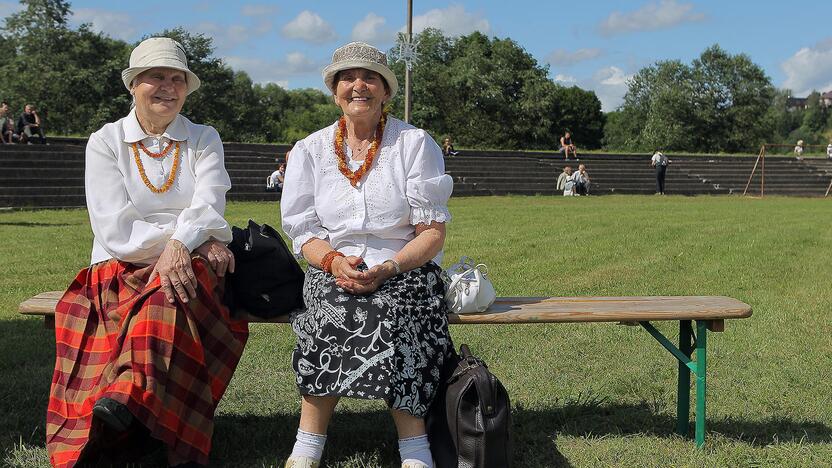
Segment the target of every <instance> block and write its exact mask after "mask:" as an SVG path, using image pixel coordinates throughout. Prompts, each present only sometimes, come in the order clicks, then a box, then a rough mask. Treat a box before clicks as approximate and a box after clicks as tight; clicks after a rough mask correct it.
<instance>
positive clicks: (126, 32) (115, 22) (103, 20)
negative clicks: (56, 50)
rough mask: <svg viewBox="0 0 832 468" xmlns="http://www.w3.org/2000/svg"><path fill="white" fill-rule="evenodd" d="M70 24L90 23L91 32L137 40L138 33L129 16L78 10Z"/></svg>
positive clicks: (87, 9)
mask: <svg viewBox="0 0 832 468" xmlns="http://www.w3.org/2000/svg"><path fill="white" fill-rule="evenodd" d="M70 22H71V23H73V24H82V23H91V24H92V30H93V31H96V32H101V33H104V34H106V35H108V36H110V37H114V38H116V39H123V40H125V41H132V40H135V39H137V35H138V32H139V31H138V29H137V28H136V27H135V26H133V25H134V23H135V22H134V21H133V20H132V18H130V15H128V14H126V13H117V12H115V11H107V10H99V9H96V8H78V9H77V10H75V11H74V12H73V15H72V18H71V20H70Z"/></svg>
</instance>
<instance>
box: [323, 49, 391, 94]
mask: <svg viewBox="0 0 832 468" xmlns="http://www.w3.org/2000/svg"><path fill="white" fill-rule="evenodd" d="M351 68H365V69H367V70H372V71H374V72H376V73H378V74H379V75H381V76H382V77H383V78H384V81H386V82H387V86H389V87H390V99H393V97H394V96H396V92H397V91H398V90H399V81H398V80H397V79H396V74H395V73H393V70H390V67H388V66H387V55H385V54H384V52H382V51H380V50H378V49H376V48H375V47H373V46H371V45H370V44H367V43H365V42H350V43H349V44H347V45H345V46H341V47H339V48H337V49H335V52H334V53H333V54H332V63H330V64H329V65H327V66H326V67H325V68H324V70H323V72H321V76H322V77H323V79H324V84H326V87H327V88H329V90H330V91H332V93H333V94H335V76H336V75H337V74H338V72H339V71H344V70H349V69H351Z"/></svg>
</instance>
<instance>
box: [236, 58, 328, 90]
mask: <svg viewBox="0 0 832 468" xmlns="http://www.w3.org/2000/svg"><path fill="white" fill-rule="evenodd" d="M223 60H224V61H225V63H226V64H227V65H228V66H230V67H231V68H233V69H235V70H242V71H245V72H246V73H248V75H249V77H251V80H252V81H254V82H255V83H261V84H265V83H276V84H278V85H279V86H281V87H283V88H288V86H289V82H290V81H291V79H292V78H298V77H303V78H309V79H314V77H315V76H320V72H321V69H322V68H323V66H324V64H323V63H318V62H316V61H314V60H312V59H310V58H309V57H307V56H306V55H304V54H303V53H301V52H292V53H289V54H287V55H286V56H285V57H284V58H283V59H282V60H263V59H260V58H253V57H241V56H227V57H223ZM321 87H323V83H321Z"/></svg>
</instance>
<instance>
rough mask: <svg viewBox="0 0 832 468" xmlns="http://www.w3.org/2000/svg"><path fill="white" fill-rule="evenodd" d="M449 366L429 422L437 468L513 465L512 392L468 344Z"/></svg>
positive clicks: (431, 446)
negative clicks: (510, 399)
mask: <svg viewBox="0 0 832 468" xmlns="http://www.w3.org/2000/svg"><path fill="white" fill-rule="evenodd" d="M459 351H460V353H461V355H455V356H454V358H453V359H452V360H451V361H450V363H449V365H448V366H446V368H445V372H444V375H443V376H442V377H443V382H442V384H441V385H440V387H439V392H438V394H437V397H436V399H435V400H434V402H433V405H432V406H431V408H430V410H429V412H428V415H427V418H426V425H427V432H428V440H429V441H430V448H431V454H432V455H433V458H434V461H435V462H436V466H437V467H438V468H451V467H472V468H506V467H511V466H512V458H513V452H512V443H511V402H510V401H509V397H508V392H506V389H505V387H503V384H502V383H500V381H499V380H498V379H497V377H495V376H494V374H492V373H491V372H490V371H489V370H488V366H486V364H485V362H483V360H482V359H480V358H478V357H476V356H474V355H473V354H471V350H470V349H468V345H465V344H463V345H462V346H460V349H459Z"/></svg>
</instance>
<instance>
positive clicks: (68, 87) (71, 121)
mask: <svg viewBox="0 0 832 468" xmlns="http://www.w3.org/2000/svg"><path fill="white" fill-rule="evenodd" d="M21 3H22V4H23V5H24V6H25V8H24V9H23V10H21V11H19V12H17V13H14V14H12V15H10V16H9V17H8V18H6V20H5V25H4V27H3V28H2V32H0V37H2V38H3V42H4V43H6V44H7V45H8V44H11V45H13V47H10V48H7V49H5V50H10V52H7V53H6V56H5V57H4V58H5V59H6V60H4V61H3V62H2V64H0V94H2V95H3V96H4V99H7V100H9V101H10V104H11V105H12V106H13V109H14V112H15V113H18V112H21V111H22V108H23V106H24V104H26V103H33V104H35V105H36V106H37V107H38V108H39V109H40V114H41V117H43V118H44V127H45V128H46V129H47V131H49V132H51V133H60V134H67V133H88V132H89V131H91V130H93V129H95V128H97V127H98V126H100V124H101V123H103V122H105V121H107V120H109V118H110V116H111V115H112V114H114V113H115V114H118V113H121V112H123V111H125V110H126V109H127V108H129V99H128V98H127V97H123V96H122V97H121V98H119V97H118V96H119V93H120V92H121V91H119V90H123V89H124V87H123V85H122V84H121V77H120V65H121V63H123V62H122V61H121V56H122V55H124V54H126V53H127V49H126V46H125V44H124V43H122V42H120V41H115V40H113V39H110V38H108V37H106V36H102V35H100V34H96V33H93V32H92V31H91V30H90V29H89V26H88V25H82V26H81V27H80V28H79V29H78V30H77V31H73V30H70V29H69V28H68V26H67V19H68V17H69V15H70V9H69V3H68V2H65V1H58V0H24V1H22V2H21Z"/></svg>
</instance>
